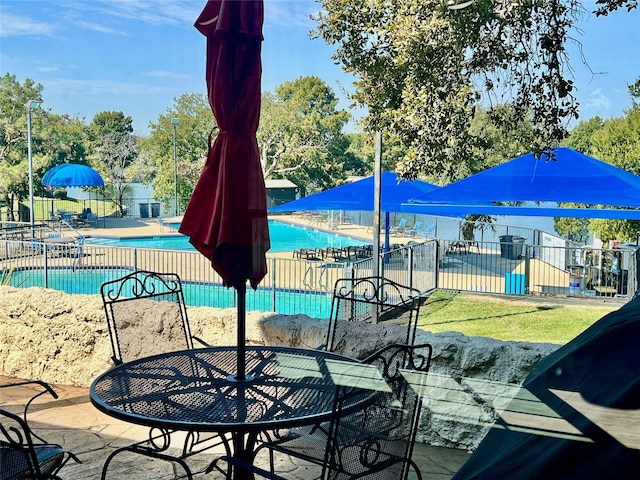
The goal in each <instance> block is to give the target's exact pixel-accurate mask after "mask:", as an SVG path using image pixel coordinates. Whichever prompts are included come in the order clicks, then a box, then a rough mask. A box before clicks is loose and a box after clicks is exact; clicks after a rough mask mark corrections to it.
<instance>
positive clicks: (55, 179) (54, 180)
mask: <svg viewBox="0 0 640 480" xmlns="http://www.w3.org/2000/svg"><path fill="white" fill-rule="evenodd" d="M42 184H43V185H44V186H47V187H103V186H104V180H102V177H101V176H100V174H99V173H98V172H96V171H95V170H94V169H93V168H91V167H88V166H87V165H80V164H77V163H63V164H62V165H57V166H55V167H53V168H51V169H50V170H48V171H47V172H45V174H44V175H43V177H42Z"/></svg>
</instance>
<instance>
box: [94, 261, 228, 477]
mask: <svg viewBox="0 0 640 480" xmlns="http://www.w3.org/2000/svg"><path fill="white" fill-rule="evenodd" d="M100 291H101V295H102V301H103V304H104V310H105V314H106V318H107V325H108V329H109V337H110V339H111V348H112V352H113V356H112V360H113V362H114V363H115V364H116V365H119V364H121V363H124V362H128V361H132V360H136V359H138V358H142V357H146V356H150V355H155V354H159V353H164V352H170V351H177V350H185V349H192V348H194V341H195V342H197V343H199V344H200V345H202V346H208V345H207V344H206V343H205V342H204V341H203V340H201V339H200V338H198V337H196V336H193V335H192V334H191V327H190V325H189V318H188V316H187V309H186V305H185V302H184V294H183V290H182V282H181V280H180V277H179V276H178V275H176V274H173V273H156V272H149V271H137V272H133V273H130V274H128V275H125V276H124V277H122V278H119V279H116V280H112V281H109V282H105V283H103V284H102V286H101V289H100ZM170 434H171V432H168V431H161V432H160V433H159V434H158V431H157V430H156V429H152V430H151V431H150V433H149V439H148V440H146V441H143V442H139V443H136V444H134V445H130V446H127V447H124V448H121V449H118V450H116V451H115V452H113V453H112V454H111V455H110V456H109V458H108V459H107V461H106V462H105V465H104V468H103V475H102V478H103V479H104V478H105V474H106V471H107V467H108V464H109V463H110V462H111V460H112V459H113V457H114V456H115V455H117V454H118V453H120V452H121V451H133V452H136V453H141V454H143V455H147V456H150V457H154V458H159V459H163V460H167V461H175V462H177V463H179V464H181V465H182V467H183V468H184V469H185V471H186V472H187V476H188V477H189V478H191V472H190V470H189V468H188V467H187V465H186V463H184V460H183V459H184V458H187V457H189V456H191V455H194V454H196V453H200V452H202V451H204V450H207V449H209V448H212V447H216V446H220V445H222V446H224V448H225V449H226V450H227V451H229V444H228V442H227V439H226V437H224V436H223V435H217V434H216V435H212V436H202V437H201V436H200V434H198V433H197V432H188V433H187V437H186V439H185V441H184V444H183V446H182V452H181V454H180V456H179V457H174V456H171V455H168V454H165V453H161V452H162V451H164V450H166V449H167V448H168V445H169V443H170Z"/></svg>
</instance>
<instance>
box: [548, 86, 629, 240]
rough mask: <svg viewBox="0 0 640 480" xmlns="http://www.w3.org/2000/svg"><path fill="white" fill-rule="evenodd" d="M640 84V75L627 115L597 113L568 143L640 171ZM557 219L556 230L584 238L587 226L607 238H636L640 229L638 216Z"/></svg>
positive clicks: (614, 162) (594, 155)
mask: <svg viewBox="0 0 640 480" xmlns="http://www.w3.org/2000/svg"><path fill="white" fill-rule="evenodd" d="M639 85H640V78H639V79H638V80H636V82H635V83H634V84H632V85H630V86H629V93H630V95H631V97H632V100H633V105H632V107H631V108H629V109H628V110H626V112H625V116H624V117H621V118H611V119H609V120H606V121H603V120H602V119H601V118H600V117H593V118H591V119H589V120H587V121H583V122H580V123H579V124H578V125H577V126H576V128H575V129H574V130H573V131H572V132H571V135H570V136H569V137H568V138H567V139H566V140H565V142H564V144H565V145H567V146H569V147H571V148H574V149H576V150H578V151H580V152H583V153H585V154H587V155H591V156H593V157H595V158H597V159H599V160H602V161H604V162H607V163H610V164H611V165H615V166H616V167H619V168H622V169H624V170H626V171H628V172H631V173H634V174H636V175H638V174H640V104H638V103H637V102H636V100H635V99H636V98H638V96H637V95H638V91H639V90H640V87H639ZM567 205H568V206H575V207H586V205H570V204H567ZM587 222H588V227H587ZM554 223H555V226H556V230H557V231H558V232H559V233H561V234H563V235H570V236H571V237H572V238H574V239H578V238H580V239H581V238H584V236H585V230H591V231H592V232H594V233H595V234H597V235H598V237H599V238H600V239H601V240H603V241H604V242H607V241H609V240H620V241H635V240H636V238H637V232H638V231H640V222H639V221H635V220H607V219H593V220H587V219H571V218H565V219H555V220H554Z"/></svg>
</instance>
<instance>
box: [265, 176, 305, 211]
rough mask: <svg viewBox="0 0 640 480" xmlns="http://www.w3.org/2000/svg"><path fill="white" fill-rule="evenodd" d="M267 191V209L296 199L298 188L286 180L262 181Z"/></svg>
mask: <svg viewBox="0 0 640 480" xmlns="http://www.w3.org/2000/svg"><path fill="white" fill-rule="evenodd" d="M264 184H265V187H266V189H267V208H271V207H275V206H277V205H281V204H283V203H287V202H292V201H293V200H295V199H296V193H297V190H298V187H297V186H296V184H295V183H293V182H292V181H290V180H286V179H269V180H265V181H264Z"/></svg>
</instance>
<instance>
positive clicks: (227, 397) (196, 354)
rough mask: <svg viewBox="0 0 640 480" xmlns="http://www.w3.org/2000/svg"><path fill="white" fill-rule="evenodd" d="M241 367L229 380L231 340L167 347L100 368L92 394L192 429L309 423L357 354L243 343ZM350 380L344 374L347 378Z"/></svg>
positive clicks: (104, 405) (143, 417) (148, 419)
mask: <svg viewBox="0 0 640 480" xmlns="http://www.w3.org/2000/svg"><path fill="white" fill-rule="evenodd" d="M245 358H246V373H247V375H248V376H249V375H250V376H252V377H253V379H251V380H247V381H233V380H232V378H233V373H234V372H235V369H236V361H237V355H236V349H235V348H234V347H228V348H227V347H223V348H207V349H196V350H189V351H183V352H172V353H167V354H163V355H158V356H154V357H149V358H145V359H140V360H136V361H133V362H129V363H126V364H123V365H120V366H118V367H115V368H113V369H111V370H109V371H108V372H105V373H104V374H102V375H101V376H99V377H98V378H97V379H96V380H95V381H94V383H93V385H92V386H91V398H92V401H93V403H94V404H95V405H96V407H98V408H99V409H101V410H103V411H104V412H106V413H108V414H109V415H112V416H115V417H118V418H121V419H123V420H126V421H130V422H134V423H140V424H143V425H150V426H160V427H166V428H180V429H189V428H195V429H198V430H212V431H213V430H225V429H226V428H229V429H237V428H238V425H240V424H242V425H243V426H244V428H246V430H251V429H254V428H255V429H262V428H264V427H269V428H280V427H285V426H286V427H289V426H294V425H298V424H307V423H309V422H310V421H313V419H317V418H321V417H323V416H324V417H327V416H328V415H330V413H331V408H332V404H333V399H334V395H335V391H336V390H335V389H336V385H337V384H338V383H341V382H342V383H344V382H345V380H344V379H342V380H340V378H341V376H344V375H343V373H341V372H344V371H345V368H347V367H349V366H353V365H355V364H356V363H355V360H351V359H347V358H346V357H342V356H340V355H336V354H332V353H328V352H322V351H314V350H302V349H291V348H278V347H249V348H247V352H246V356H245ZM346 381H350V380H346Z"/></svg>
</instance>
